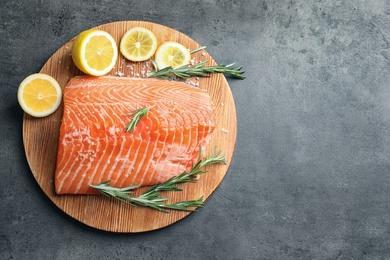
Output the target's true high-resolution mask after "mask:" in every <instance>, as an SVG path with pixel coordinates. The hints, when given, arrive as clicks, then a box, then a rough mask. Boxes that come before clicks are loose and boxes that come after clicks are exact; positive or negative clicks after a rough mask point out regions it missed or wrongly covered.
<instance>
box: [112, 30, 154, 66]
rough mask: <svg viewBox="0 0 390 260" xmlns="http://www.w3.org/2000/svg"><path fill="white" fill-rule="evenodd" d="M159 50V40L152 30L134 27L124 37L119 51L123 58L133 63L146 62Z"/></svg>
mask: <svg viewBox="0 0 390 260" xmlns="http://www.w3.org/2000/svg"><path fill="white" fill-rule="evenodd" d="M156 49H157V38H156V36H155V35H154V34H153V32H151V31H150V30H148V29H146V28H143V27H134V28H131V29H130V30H128V31H127V32H126V33H125V34H124V35H123V37H122V39H121V43H120V45H119V50H120V52H121V53H122V55H123V56H125V57H126V58H127V59H128V60H131V61H145V60H148V59H150V57H152V56H153V54H154V53H155V52H156Z"/></svg>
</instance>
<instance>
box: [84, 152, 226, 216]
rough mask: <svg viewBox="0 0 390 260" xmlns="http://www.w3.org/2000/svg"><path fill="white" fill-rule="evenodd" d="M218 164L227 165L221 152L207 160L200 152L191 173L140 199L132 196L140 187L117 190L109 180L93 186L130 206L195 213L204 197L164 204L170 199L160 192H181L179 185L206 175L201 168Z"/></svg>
mask: <svg viewBox="0 0 390 260" xmlns="http://www.w3.org/2000/svg"><path fill="white" fill-rule="evenodd" d="M216 163H226V159H225V156H224V155H221V152H216V151H215V149H214V150H213V152H212V153H211V154H210V155H209V156H208V157H205V158H201V151H200V152H199V159H198V162H197V163H196V164H195V165H194V166H193V167H192V169H191V171H190V172H186V171H184V172H183V173H182V174H180V175H179V176H175V177H172V178H170V179H169V180H167V181H165V182H164V183H161V184H156V185H154V186H152V187H151V188H150V189H148V190H146V191H145V192H144V193H142V194H141V195H140V196H139V197H133V196H131V194H132V193H133V191H134V189H137V188H138V187H139V186H138V185H136V186H129V187H125V188H115V187H112V186H110V185H109V182H110V181H109V180H108V181H104V182H102V183H100V184H97V185H91V187H92V188H95V189H97V190H98V191H99V192H101V193H102V194H104V195H106V196H108V197H113V198H116V199H118V200H120V201H122V202H125V203H127V204H130V205H132V206H137V205H138V206H143V207H148V208H152V209H156V210H159V211H162V212H169V209H171V210H181V211H193V210H192V209H191V208H197V207H201V206H202V205H203V197H201V198H199V199H197V200H186V201H180V202H176V203H173V204H164V202H165V201H166V200H169V198H165V197H161V194H160V192H162V191H181V190H182V189H180V188H179V187H178V186H177V184H179V183H185V182H195V181H196V176H197V175H200V174H203V173H205V172H206V171H204V170H201V168H203V167H205V166H207V165H211V164H216Z"/></svg>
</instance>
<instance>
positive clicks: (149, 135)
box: [55, 76, 216, 194]
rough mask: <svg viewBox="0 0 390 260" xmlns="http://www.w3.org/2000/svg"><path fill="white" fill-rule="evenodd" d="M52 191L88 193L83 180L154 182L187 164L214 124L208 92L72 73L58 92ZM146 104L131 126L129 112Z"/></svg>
mask: <svg viewBox="0 0 390 260" xmlns="http://www.w3.org/2000/svg"><path fill="white" fill-rule="evenodd" d="M63 93H64V94H63V102H64V112H63V118H62V122H61V128H60V137H59V146H58V155H57V164H56V171H55V191H56V193H57V194H93V193H97V191H96V190H95V189H93V188H91V187H90V184H99V183H101V182H103V181H106V180H110V181H111V182H110V185H112V186H114V187H118V188H121V187H127V186H131V185H140V186H147V185H154V184H158V183H162V182H164V181H166V180H167V179H169V178H171V177H173V176H177V175H179V174H181V173H182V172H183V171H185V170H187V171H189V170H191V168H192V165H193V164H194V163H196V161H197V159H198V156H199V149H200V148H201V149H202V150H203V149H204V148H205V146H207V144H208V143H209V140H210V137H211V134H212V132H213V130H214V128H215V120H216V119H215V108H214V105H213V102H212V100H211V98H210V96H209V94H208V93H207V91H205V90H202V89H199V88H196V87H191V86H189V85H187V84H185V83H181V82H176V81H168V80H160V79H143V78H128V77H114V76H104V77H92V76H78V77H74V78H72V79H70V80H69V82H68V84H67V85H66V87H65V88H64V92H63ZM147 106H148V107H150V110H149V112H148V114H147V116H145V117H143V118H142V120H141V121H140V122H139V123H138V125H137V126H136V127H135V128H134V130H133V131H132V132H126V131H125V126H126V125H127V124H128V123H129V122H130V120H131V117H129V116H125V114H129V113H130V112H131V111H134V110H137V109H140V108H143V107H147Z"/></svg>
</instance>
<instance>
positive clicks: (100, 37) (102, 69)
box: [72, 29, 118, 76]
mask: <svg viewBox="0 0 390 260" xmlns="http://www.w3.org/2000/svg"><path fill="white" fill-rule="evenodd" d="M117 58H118V46H117V44H116V42H115V39H114V38H113V37H112V36H111V35H110V34H109V33H108V32H106V31H102V30H96V29H90V30H86V31H84V32H82V33H80V34H79V35H78V36H77V37H76V39H75V41H74V42H73V45H72V59H73V62H74V64H75V65H76V67H77V68H78V69H80V70H81V71H82V72H84V73H86V74H88V75H93V76H103V75H105V74H107V73H109V72H110V71H111V70H112V68H113V67H114V66H115V63H116V60H117Z"/></svg>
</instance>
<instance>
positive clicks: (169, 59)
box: [154, 41, 191, 69]
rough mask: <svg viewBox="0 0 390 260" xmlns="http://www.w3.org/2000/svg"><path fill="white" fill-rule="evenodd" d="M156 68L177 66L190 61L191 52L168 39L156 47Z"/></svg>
mask: <svg viewBox="0 0 390 260" xmlns="http://www.w3.org/2000/svg"><path fill="white" fill-rule="evenodd" d="M154 58H155V62H156V64H157V67H158V69H163V68H166V67H172V68H174V69H175V68H177V67H180V66H183V65H186V64H189V63H190V60H191V53H190V51H189V50H188V49H187V48H186V47H184V46H183V45H182V44H180V43H178V42H173V41H168V42H164V43H163V44H161V45H160V47H158V49H157V51H156V55H155V57H154Z"/></svg>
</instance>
